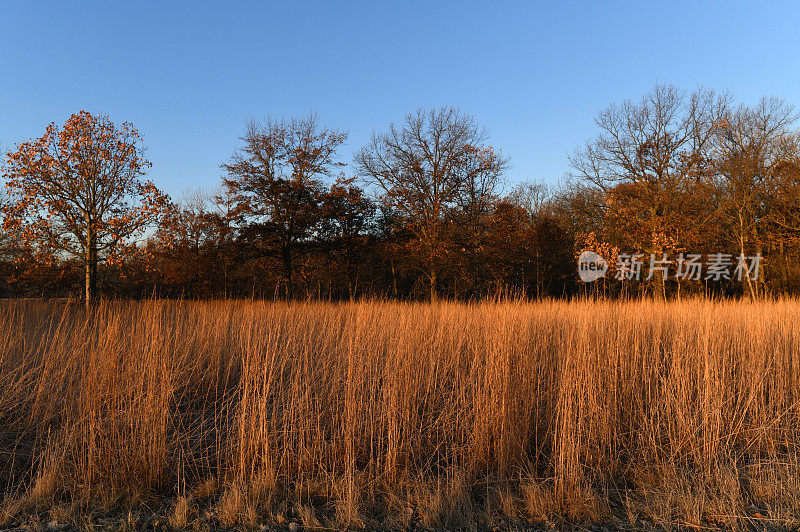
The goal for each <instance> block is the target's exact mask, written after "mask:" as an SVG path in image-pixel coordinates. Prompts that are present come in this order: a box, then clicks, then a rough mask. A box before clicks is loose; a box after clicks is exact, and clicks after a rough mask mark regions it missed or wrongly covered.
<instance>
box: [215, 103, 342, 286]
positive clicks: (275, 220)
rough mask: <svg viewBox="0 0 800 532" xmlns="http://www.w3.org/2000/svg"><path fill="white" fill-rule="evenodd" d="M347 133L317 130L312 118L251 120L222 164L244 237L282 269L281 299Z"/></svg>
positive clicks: (336, 165)
mask: <svg viewBox="0 0 800 532" xmlns="http://www.w3.org/2000/svg"><path fill="white" fill-rule="evenodd" d="M346 139H347V133H345V132H341V131H337V130H333V129H326V128H323V127H322V126H321V125H320V123H319V119H318V118H317V116H316V115H315V114H310V115H308V116H305V117H303V118H299V119H292V120H289V121H287V120H283V119H281V120H272V119H267V120H266V121H264V122H261V123H259V122H256V121H251V122H250V123H249V124H248V125H247V129H246V130H245V134H244V136H243V137H242V141H243V143H244V146H242V148H240V149H239V150H238V151H237V152H236V153H235V154H234V155H233V157H232V158H231V161H230V162H228V163H226V164H223V165H222V168H223V170H225V171H226V172H227V178H225V180H224V183H225V186H226V187H227V188H228V189H229V190H230V191H231V192H232V193H234V194H235V195H236V198H237V203H238V206H239V210H240V212H241V213H242V214H243V215H244V216H246V218H247V219H248V223H247V227H246V229H245V237H247V236H248V235H249V236H250V237H252V238H253V239H255V240H257V241H258V242H260V244H261V245H262V249H263V251H264V252H265V253H267V254H269V255H272V256H275V257H276V258H277V259H278V260H279V261H280V262H281V264H282V267H283V276H284V284H285V293H286V296H287V297H289V298H291V297H293V293H294V289H293V283H294V269H295V260H296V258H297V254H298V253H299V252H300V251H301V249H300V248H301V244H302V243H303V242H304V241H306V240H308V239H309V238H311V236H312V234H313V231H314V228H315V225H316V224H317V223H318V222H319V213H318V209H319V202H320V199H321V195H322V193H323V186H322V185H323V183H322V178H323V177H326V176H331V175H333V173H334V170H335V169H336V168H337V167H339V166H340V165H341V163H339V162H338V161H337V159H336V150H337V149H338V148H339V147H340V146H341V145H342V144H343V143H344V142H345V140H346Z"/></svg>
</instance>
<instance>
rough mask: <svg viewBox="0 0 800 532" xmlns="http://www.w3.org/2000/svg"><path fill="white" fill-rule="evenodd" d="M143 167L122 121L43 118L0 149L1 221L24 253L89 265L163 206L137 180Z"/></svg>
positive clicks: (116, 255)
mask: <svg viewBox="0 0 800 532" xmlns="http://www.w3.org/2000/svg"><path fill="white" fill-rule="evenodd" d="M150 166H151V164H150V162H149V161H147V160H146V159H145V158H144V149H143V147H142V144H141V136H140V135H139V132H138V131H137V130H136V128H134V127H133V125H132V124H130V123H128V122H124V123H122V124H119V125H117V124H114V123H113V122H112V121H111V120H110V119H109V118H108V117H107V116H95V115H92V114H91V113H89V112H87V111H80V112H79V113H76V114H73V115H72V116H71V117H70V118H69V119H68V120H67V121H66V122H65V123H64V124H63V126H61V127H59V126H57V125H56V124H55V123H51V124H50V125H48V126H47V128H46V129H45V133H44V135H42V136H41V137H39V138H36V139H32V140H29V141H27V142H23V143H21V144H20V145H19V146H17V148H16V150H15V151H12V152H10V153H8V154H7V155H6V160H5V164H4V173H3V176H4V178H5V180H6V189H7V192H8V195H9V199H10V202H9V203H8V205H6V206H5V207H4V209H3V214H4V220H3V228H4V229H5V230H6V231H8V232H9V233H10V234H11V235H12V236H13V237H14V238H15V239H16V240H17V241H18V245H19V246H20V247H22V248H23V249H25V250H26V251H28V253H29V254H30V255H34V256H41V257H47V258H49V260H53V259H54V258H62V259H68V258H73V259H78V260H79V261H82V262H85V263H86V262H94V263H95V265H94V266H95V268H94V269H95V271H96V263H97V262H100V261H106V262H108V263H115V262H119V261H121V260H123V259H124V258H125V257H128V256H130V255H131V254H132V253H136V252H137V251H138V247H137V246H136V245H135V242H136V240H137V238H139V237H141V236H143V235H144V233H145V232H146V230H147V228H148V227H150V226H151V225H152V224H154V223H155V222H157V221H158V219H159V218H160V217H161V216H162V214H163V213H164V212H165V211H166V210H167V208H168V205H169V198H168V196H167V195H166V194H164V193H162V192H161V191H159V190H158V189H157V188H156V187H155V185H153V183H152V182H150V181H148V180H145V179H143V176H144V175H145V172H146V170H147V169H148V168H149V167H150ZM87 282H88V281H87Z"/></svg>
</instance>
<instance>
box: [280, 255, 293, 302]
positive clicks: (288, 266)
mask: <svg viewBox="0 0 800 532" xmlns="http://www.w3.org/2000/svg"><path fill="white" fill-rule="evenodd" d="M282 259H283V276H284V279H285V281H286V299H292V298H293V297H294V287H293V286H292V250H291V249H289V247H288V246H284V248H283V250H282Z"/></svg>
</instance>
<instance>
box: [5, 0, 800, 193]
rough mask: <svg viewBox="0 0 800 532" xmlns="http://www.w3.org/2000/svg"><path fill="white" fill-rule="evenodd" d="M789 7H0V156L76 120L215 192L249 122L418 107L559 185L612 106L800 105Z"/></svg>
mask: <svg viewBox="0 0 800 532" xmlns="http://www.w3.org/2000/svg"><path fill="white" fill-rule="evenodd" d="M798 22H800V9H798V7H797V5H793V4H791V3H789V2H785V3H778V2H774V3H773V2H764V3H756V2H752V3H748V4H744V3H734V2H709V3H705V4H704V5H703V6H700V7H696V6H695V3H694V2H686V3H676V2H626V3H617V2H608V3H606V2H588V1H587V2H542V3H533V2H519V3H507V2H491V3H490V2H485V3H481V4H477V3H474V4H473V3H471V2H402V3H400V2H397V3H394V4H390V3H388V2H325V3H323V2H319V3H317V2H314V3H311V2H309V3H303V2H290V1H285V2H283V1H282V2H274V3H268V2H252V3H239V2H218V3H204V2H185V3H179V2H142V1H137V2H127V3H123V2H107V3H106V2H97V3H94V2H92V3H89V2H59V3H56V2H46V3H45V2H21V1H6V0H0V144H2V146H3V147H4V148H5V149H9V148H11V147H13V146H14V145H15V144H16V143H18V142H20V141H22V140H25V139H27V138H31V137H34V136H39V135H41V134H42V132H43V130H44V127H45V125H46V124H47V123H49V122H51V121H55V122H57V123H63V121H64V120H66V118H67V117H68V116H69V115H70V114H71V113H73V112H76V111H78V110H80V109H86V110H89V111H91V112H97V113H103V114H108V115H109V116H110V117H111V118H112V120H114V121H131V122H133V123H134V124H135V125H136V126H137V127H138V128H139V129H140V131H141V132H142V134H143V135H144V139H145V143H146V145H147V147H148V156H149V159H150V160H151V161H152V162H153V168H152V170H151V172H150V177H151V178H152V179H153V180H154V181H155V182H156V183H157V184H158V185H159V186H161V187H162V188H163V189H165V190H166V191H167V192H169V193H170V194H173V195H174V196H180V195H181V194H182V192H183V191H184V190H186V189H187V188H194V187H198V186H204V187H214V186H216V185H217V183H218V180H219V175H220V171H219V164H220V163H221V162H222V161H224V160H226V159H227V158H228V157H229V156H230V154H231V153H232V152H233V150H234V149H235V148H236V146H237V143H238V140H237V139H238V137H239V135H240V134H241V132H242V130H243V127H244V124H245V122H246V120H247V119H248V118H250V117H255V118H262V117H264V116H266V115H270V114H271V115H273V116H292V115H298V114H303V113H306V112H308V111H312V110H313V111H316V112H317V113H318V114H319V115H320V117H321V119H322V120H323V122H324V123H325V124H326V125H330V126H336V127H339V128H343V129H348V130H349V131H350V140H349V143H348V146H346V148H345V149H344V150H343V151H342V157H343V159H344V160H345V161H348V162H349V161H350V160H351V158H352V153H353V151H354V150H356V149H358V147H359V146H361V145H362V144H363V143H364V142H365V140H366V139H367V138H368V137H369V135H370V133H371V132H372V130H373V129H377V130H382V129H384V128H386V126H387V124H388V123H389V122H390V121H399V120H401V119H402V117H403V115H404V114H406V113H407V112H409V111H412V110H414V109H415V108H416V107H418V106H422V107H431V106H439V105H442V104H452V105H457V106H459V107H461V108H462V109H463V110H464V111H467V112H469V113H471V114H473V115H475V116H476V117H477V118H478V120H479V121H480V122H482V123H484V124H485V125H486V126H487V127H488V128H489V130H490V131H491V134H492V139H491V142H492V144H494V145H495V146H498V147H501V148H502V149H503V151H504V153H506V154H507V155H509V156H511V158H512V164H513V168H512V170H511V171H510V173H509V175H510V178H511V179H512V180H522V179H526V178H532V179H538V178H544V179H545V180H547V181H549V182H556V181H557V180H558V178H559V177H560V176H561V175H562V174H563V173H564V172H565V171H566V170H567V160H566V158H567V154H568V153H569V152H571V151H572V150H573V149H574V148H575V147H576V146H577V145H578V144H580V143H582V142H583V141H584V140H585V139H586V138H587V137H590V136H592V135H593V134H594V133H595V130H594V126H593V117H594V115H595V113H596V112H597V111H598V110H599V109H601V108H603V107H604V106H606V105H607V104H609V103H611V102H613V101H618V100H620V99H623V98H628V97H638V96H640V95H641V94H643V93H644V92H646V91H647V90H648V89H649V88H651V87H652V85H653V84H654V83H655V82H670V83H675V84H677V85H680V86H682V87H684V88H687V89H692V88H695V87H697V86H698V85H704V86H707V87H711V88H715V89H727V90H730V91H731V92H732V93H733V95H734V96H735V97H736V98H737V99H739V100H741V101H745V102H752V101H755V100H756V99H757V98H758V97H760V96H762V95H765V94H777V95H779V96H782V97H784V98H786V99H787V100H789V101H791V102H793V103H795V104H800V68H798V67H800V65H799V64H798V62H799V61H800V59H799V58H800V32H798Z"/></svg>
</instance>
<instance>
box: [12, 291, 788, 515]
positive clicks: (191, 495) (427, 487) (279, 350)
mask: <svg viewBox="0 0 800 532" xmlns="http://www.w3.org/2000/svg"><path fill="white" fill-rule="evenodd" d="M799 384H800V303H798V302H796V301H781V302H764V303H752V304H751V303H746V302H723V303H714V302H708V301H701V300H692V301H686V302H682V303H653V302H630V303H616V302H597V303H592V302H579V303H566V302H544V303H514V302H509V303H487V304H480V305H466V304H457V303H444V304H441V305H437V306H431V305H427V304H401V303H382V302H375V303H353V304H341V305H337V304H325V303H308V304H302V303H297V304H280V303H277V304H273V303H259V302H208V303H202V302H162V301H152V302H144V303H124V302H120V303H104V304H102V305H101V306H100V307H99V308H98V309H97V311H96V313H95V314H94V315H93V316H91V317H90V318H88V319H87V317H86V314H85V313H84V311H83V309H82V308H80V306H75V305H68V304H64V303H47V302H34V301H22V302H13V301H3V302H0V482H5V484H2V485H0V489H3V490H4V493H5V495H4V496H3V500H2V502H0V525H4V526H15V525H19V524H22V523H25V522H28V521H30V520H31V519H32V520H33V521H36V520H39V521H41V522H42V523H48V522H51V521H54V522H58V523H59V524H69V523H72V524H75V525H79V524H81V523H83V524H84V525H85V524H86V523H90V522H94V521H92V520H98V519H100V517H101V516H106V519H108V517H107V516H112V517H113V516H120V517H119V519H120V520H121V522H123V524H124V523H128V525H129V526H130V527H141V526H145V525H147V526H153V527H158V526H160V525H161V524H165V525H169V526H173V527H178V528H179V527H183V526H189V527H193V528H210V527H214V526H219V525H225V526H228V525H237V526H249V525H255V526H259V525H261V524H263V523H267V524H270V525H271V526H274V525H283V526H288V524H290V523H291V522H292V521H295V522H297V523H299V524H300V526H301V527H303V526H306V527H313V526H324V527H330V528H341V527H346V526H347V527H377V526H381V527H394V528H416V527H428V528H434V527H451V528H453V527H459V526H467V527H474V526H478V527H494V526H499V527H516V526H524V525H526V524H536V525H541V526H552V525H556V526H557V525H560V524H564V523H579V524H581V523H583V524H585V523H589V522H599V523H614V524H616V525H617V526H619V527H641V526H644V525H645V524H648V525H653V524H654V525H660V526H669V527H673V526H693V527H717V526H724V525H729V526H735V527H741V528H746V527H747V526H749V525H754V526H758V527H762V526H764V525H767V524H769V525H781V526H798V525H799V524H800V470H798V467H799V466H800V458H799V457H798V451H799V449H798V447H799V446H798V443H800V424H799V423H798V422H799V421H800V416H799V415H798V414H800V411H799V410H798V401H800V386H799ZM154 516H155V517H154ZM97 522H102V521H97Z"/></svg>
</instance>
